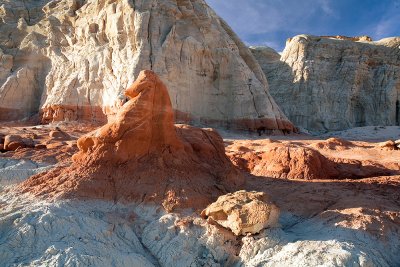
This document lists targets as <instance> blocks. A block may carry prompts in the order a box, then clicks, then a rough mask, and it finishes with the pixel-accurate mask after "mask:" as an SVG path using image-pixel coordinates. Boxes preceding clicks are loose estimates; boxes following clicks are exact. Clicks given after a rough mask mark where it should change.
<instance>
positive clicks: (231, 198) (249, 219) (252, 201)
mask: <svg viewBox="0 0 400 267" xmlns="http://www.w3.org/2000/svg"><path fill="white" fill-rule="evenodd" d="M201 215H202V216H203V217H204V218H208V220H209V221H211V222H216V223H217V224H219V225H221V226H223V227H225V228H228V229H230V230H231V231H232V232H233V233H234V234H235V235H246V234H247V233H250V234H257V233H259V232H260V231H261V230H262V229H264V228H267V227H277V226H278V225H279V224H278V220H279V209H278V207H277V206H275V205H274V204H273V203H272V202H271V201H269V200H268V197H267V196H266V194H265V193H263V192H255V191H252V192H246V191H244V190H241V191H237V192H235V193H230V194H227V195H223V196H220V197H219V198H218V199H217V201H215V202H214V203H212V204H211V205H209V206H208V207H207V208H206V209H204V210H203V211H202V213H201Z"/></svg>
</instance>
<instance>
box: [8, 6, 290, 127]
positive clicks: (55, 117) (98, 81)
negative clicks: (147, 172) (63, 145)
mask: <svg viewBox="0 0 400 267" xmlns="http://www.w3.org/2000/svg"><path fill="white" fill-rule="evenodd" d="M0 3H1V10H0V32H1V34H0V48H1V50H0V109H1V117H0V120H14V119H21V118H23V117H26V116H29V115H31V114H34V113H36V112H38V111H40V116H41V119H42V122H44V123H47V122H52V121H64V120H65V121H70V120H90V121H105V120H106V119H107V117H108V118H112V117H113V116H114V115H115V113H116V111H117V110H118V107H119V106H120V105H121V94H122V92H123V90H124V88H126V87H127V85H129V84H131V83H132V82H133V81H134V79H135V77H137V76H138V74H139V72H140V70H142V69H151V70H153V71H155V72H156V73H157V74H158V75H160V77H161V78H162V80H163V81H165V83H166V85H167V87H168V88H169V94H170V95H171V100H172V101H171V102H172V105H173V108H174V109H175V111H176V117H177V120H178V121H180V122H190V123H204V124H211V125H217V126H225V127H233V128H239V129H246V130H247V129H252V130H254V129H256V128H262V127H264V128H267V129H280V130H293V126H292V124H291V123H290V122H289V121H288V119H287V118H286V117H285V115H284V114H283V113H282V112H281V111H280V109H279V107H278V106H277V105H276V104H275V102H274V100H273V99H272V97H271V96H270V94H269V92H268V83H267V80H266V78H265V76H264V74H263V72H262V70H261V68H260V66H259V65H258V63H257V61H256V60H255V59H254V58H253V56H252V54H251V52H250V51H249V49H248V48H247V47H245V45H244V44H243V43H242V42H241V41H240V39H239V38H238V37H237V36H236V34H235V33H234V32H233V31H232V30H231V29H230V27H229V26H228V25H227V24H226V23H225V22H224V21H223V20H222V19H221V18H219V17H218V16H217V15H216V14H215V13H214V11H213V10H211V8H210V7H209V6H208V5H207V4H206V3H205V2H204V1H203V0H179V1H173V0H167V1H160V0H151V1H148V0H135V1H128V0H123V1H106V0H100V1H94V0H88V1H82V0H62V1H48V0H47V1H46V0H41V1H29V2H26V1H22V0H17V1H9V0H4V1H1V2H0Z"/></svg>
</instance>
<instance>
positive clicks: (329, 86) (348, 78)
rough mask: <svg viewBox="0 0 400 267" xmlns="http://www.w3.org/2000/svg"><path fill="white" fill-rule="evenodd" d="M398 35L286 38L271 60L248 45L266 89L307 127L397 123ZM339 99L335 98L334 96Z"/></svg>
mask: <svg viewBox="0 0 400 267" xmlns="http://www.w3.org/2000/svg"><path fill="white" fill-rule="evenodd" d="M399 45H400V38H399V37H393V38H386V39H382V40H380V41H375V42H372V41H370V40H369V39H368V38H367V37H364V38H362V37H361V38H347V37H340V36H339V37H333V38H332V37H329V38H322V37H319V36H311V35H298V36H295V37H294V38H291V39H290V40H289V41H288V42H287V43H286V47H285V50H284V51H283V53H282V56H281V57H280V60H276V59H275V58H274V57H271V56H270V53H268V54H265V53H260V52H259V51H262V50H261V49H258V50H253V54H254V56H255V57H256V58H257V60H258V61H259V62H260V64H261V66H262V68H263V71H264V73H265V74H266V76H267V79H268V83H269V85H270V92H271V95H272V96H273V97H274V99H275V100H276V102H277V103H278V105H279V106H280V107H281V108H282V110H283V111H284V113H285V114H286V115H287V116H288V117H289V119H290V120H291V121H292V122H293V123H294V124H295V125H296V126H298V127H301V128H305V129H307V130H310V131H318V132H325V131H337V130H344V129H349V128H354V127H362V126H375V125H400V104H399V103H400V94H399V92H400V78H399V77H400V75H399V74H400V61H399V57H400V49H399ZM339 100H340V101H339Z"/></svg>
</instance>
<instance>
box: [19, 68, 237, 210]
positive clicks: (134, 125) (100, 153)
mask: <svg viewBox="0 0 400 267" xmlns="http://www.w3.org/2000/svg"><path fill="white" fill-rule="evenodd" d="M126 94H127V95H128V96H130V97H132V99H131V100H129V101H128V102H127V103H125V105H124V106H123V107H122V108H121V110H120V111H119V112H118V113H117V115H116V119H115V120H113V121H112V122H110V123H108V124H106V125H105V126H103V127H101V128H99V129H98V130H96V131H94V132H92V133H90V134H88V135H86V136H83V137H81V138H80V139H79V140H78V147H79V152H78V153H77V154H75V155H74V156H73V160H74V163H73V164H72V166H71V167H69V168H67V169H65V168H62V167H61V168H58V169H53V170H52V171H50V172H48V173H47V174H45V175H43V174H41V175H37V176H33V177H31V178H30V179H29V180H27V181H26V182H25V183H23V184H22V185H21V186H20V190H22V191H23V192H30V193H33V194H34V195H38V196H44V197H64V198H94V199H106V200H114V201H116V202H117V201H140V202H144V201H145V202H153V203H158V204H162V205H163V206H164V208H165V209H166V210H168V211H171V210H173V209H174V208H188V207H190V208H195V209H196V208H201V207H202V208H204V207H205V206H207V205H208V204H209V203H211V202H212V201H214V200H215V199H216V198H217V196H219V195H221V194H222V193H226V192H229V191H232V190H234V189H235V188H236V187H237V186H238V185H240V184H241V183H242V182H243V177H242V176H241V174H240V173H239V171H237V170H236V168H235V167H234V166H233V165H232V163H231V162H230V161H229V159H228V158H227V157H226V155H225V150H224V145H223V141H222V138H221V137H220V136H219V134H218V133H217V132H215V131H213V130H207V129H198V128H194V127H190V126H187V125H178V126H174V124H173V110H172V106H171V102H170V100H169V97H168V91H167V89H166V87H165V85H164V84H163V83H162V82H161V80H160V79H159V78H158V77H157V76H156V75H155V74H154V72H152V71H143V72H141V74H140V75H139V77H138V79H137V80H136V82H135V83H134V84H133V86H131V87H130V88H129V89H128V90H127V91H126Z"/></svg>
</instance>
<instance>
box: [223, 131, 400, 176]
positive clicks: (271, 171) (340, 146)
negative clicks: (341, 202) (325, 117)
mask: <svg viewBox="0 0 400 267" xmlns="http://www.w3.org/2000/svg"><path fill="white" fill-rule="evenodd" d="M242 143H244V144H238V145H235V144H234V145H232V147H230V148H229V150H230V152H229V153H228V155H229V157H230V158H231V160H232V162H233V163H234V164H235V165H236V166H238V167H239V168H241V169H242V170H245V171H247V172H250V173H252V174H253V175H257V176H266V177H274V178H281V179H302V180H320V179H359V178H366V177H375V176H381V175H394V174H399V173H400V166H399V165H396V164H395V166H393V167H391V166H392V165H393V164H392V163H391V164H387V165H388V166H384V164H383V163H381V162H376V161H370V160H365V159H364V160H359V159H354V158H334V157H330V156H326V155H324V154H323V152H325V151H324V150H333V151H334V152H336V153H338V151H342V150H346V149H349V151H351V150H350V148H351V147H352V145H351V143H350V142H348V141H347V142H346V141H345V140H340V139H336V138H332V139H328V140H326V141H320V142H315V143H313V144H311V145H308V146H304V145H297V144H285V143H280V142H270V143H267V144H265V143H264V144H259V145H258V146H257V149H254V148H250V147H251V145H249V144H248V143H247V142H246V141H243V142H242ZM243 147H246V149H240V148H243ZM353 153H357V152H353ZM371 153H376V152H371ZM326 154H329V152H326Z"/></svg>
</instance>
